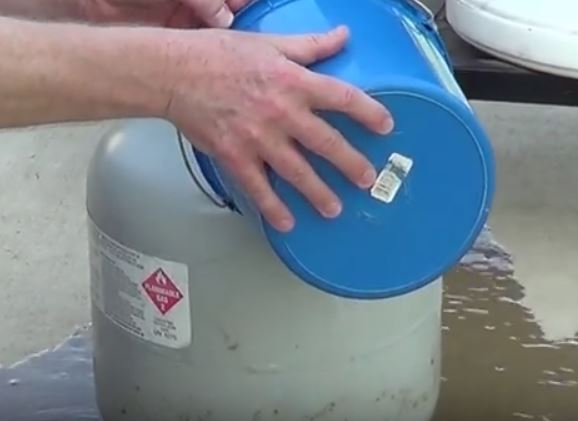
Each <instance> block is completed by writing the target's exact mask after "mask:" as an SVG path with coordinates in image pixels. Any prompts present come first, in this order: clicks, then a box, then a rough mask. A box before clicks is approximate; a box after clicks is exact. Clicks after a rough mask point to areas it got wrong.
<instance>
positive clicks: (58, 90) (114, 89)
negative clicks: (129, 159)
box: [0, 0, 171, 127]
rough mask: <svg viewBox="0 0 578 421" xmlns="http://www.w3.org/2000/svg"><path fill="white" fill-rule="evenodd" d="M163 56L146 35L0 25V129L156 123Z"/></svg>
mask: <svg viewBox="0 0 578 421" xmlns="http://www.w3.org/2000/svg"><path fill="white" fill-rule="evenodd" d="M20 1H22V0H20ZM168 50H169V47H168V42H167V41H166V36H165V35H164V33H161V32H159V30H156V29H153V28H120V27H115V28H99V27H89V26H81V25H75V24H60V23H35V22H25V21H19V20H16V19H10V18H0V57H2V60H0V98H2V100H1V101H0V127H16V126H24V125H33V124H43V123H56V122H70V121H87V120H100V119H108V118H123V117H140V116H161V117H162V116H163V112H164V108H165V107H166V104H167V103H168V101H170V95H171V93H170V91H171V86H169V84H168V83H167V81H168V80H171V78H170V74H168V73H169V72H170V65H169V63H170V59H169V57H170V54H169V52H168Z"/></svg>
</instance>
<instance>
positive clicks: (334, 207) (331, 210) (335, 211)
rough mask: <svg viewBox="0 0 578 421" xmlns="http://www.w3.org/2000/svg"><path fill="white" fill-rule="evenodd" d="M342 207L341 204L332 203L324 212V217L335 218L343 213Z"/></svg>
mask: <svg viewBox="0 0 578 421" xmlns="http://www.w3.org/2000/svg"><path fill="white" fill-rule="evenodd" d="M341 210H342V206H341V203H339V202H331V203H330V204H328V205H327V206H326V207H325V209H324V210H323V216H325V217H326V218H335V217H336V216H339V214H340V213H341Z"/></svg>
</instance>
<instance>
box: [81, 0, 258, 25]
mask: <svg viewBox="0 0 578 421" xmlns="http://www.w3.org/2000/svg"><path fill="white" fill-rule="evenodd" d="M249 1H250V0H87V3H86V4H87V7H86V8H87V15H88V16H89V19H90V20H94V21H98V22H102V23H114V22H125V23H126V22H134V23H144V24H153V25H157V26H165V27H169V28H199V27H213V28H228V27H229V26H230V25H231V23H232V21H233V13H235V12H237V11H238V10H239V9H241V8H242V7H243V6H245V5H246V4H247V3H249Z"/></svg>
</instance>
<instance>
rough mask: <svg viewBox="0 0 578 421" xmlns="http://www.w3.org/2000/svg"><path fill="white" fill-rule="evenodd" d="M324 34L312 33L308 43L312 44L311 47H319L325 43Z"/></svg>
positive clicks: (308, 37)
mask: <svg viewBox="0 0 578 421" xmlns="http://www.w3.org/2000/svg"><path fill="white" fill-rule="evenodd" d="M323 38H324V37H323V36H322V35H320V34H311V35H308V36H307V38H306V39H307V43H308V44H309V45H310V46H311V47H319V46H320V45H322V44H323Z"/></svg>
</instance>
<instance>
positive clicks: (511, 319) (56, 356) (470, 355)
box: [0, 230, 578, 421]
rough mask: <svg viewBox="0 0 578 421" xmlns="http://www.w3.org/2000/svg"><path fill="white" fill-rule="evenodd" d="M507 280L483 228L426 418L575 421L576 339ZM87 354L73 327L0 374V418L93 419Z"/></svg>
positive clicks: (451, 292) (449, 301)
mask: <svg viewBox="0 0 578 421" xmlns="http://www.w3.org/2000/svg"><path fill="white" fill-rule="evenodd" d="M513 275H514V267H513V264H512V259H511V257H510V256H509V255H508V254H507V253H506V252H505V251H504V250H503V248H502V247H501V246H500V245H499V244H498V243H497V242H496V241H495V239H494V238H493V236H492V233H491V231H490V230H486V231H484V233H483V234H482V235H481V236H480V239H479V240H478V242H477V243H476V245H475V246H474V248H473V249H472V252H471V253H470V254H469V255H468V256H467V257H466V258H465V259H464V260H463V261H462V264H461V265H459V266H458V267H457V268H456V269H455V270H453V271H451V272H450V273H449V274H448V275H447V276H446V280H445V298H444V319H443V328H442V331H443V347H444V351H443V378H442V391H441V397H440V401H439V406H438V411H437V415H436V417H435V419H434V421H454V420H464V421H465V420H467V421H476V420H483V421H490V420H491V421H510V420H511V421H520V420H536V421H575V420H576V419H578V416H577V415H576V414H578V399H576V397H577V396H578V346H577V345H578V338H577V339H576V340H566V341H555V340H548V339H546V338H545V336H544V333H543V331H542V329H541V328H540V325H539V324H538V323H537V322H536V321H535V320H534V317H533V315H532V314H531V312H530V311H529V310H528V309H527V308H526V307H524V306H523V305H522V304H520V300H522V299H523V298H524V290H523V287H522V286H521V285H520V284H519V283H518V282H516V281H515V279H514V276H513ZM91 352H92V349H91V346H90V333H89V331H87V330H81V331H79V332H77V333H76V334H75V335H73V336H72V337H70V338H69V339H68V340H67V341H66V342H65V343H64V344H62V345H61V346H59V347H57V348H55V349H53V350H48V351H45V352H43V353H40V354H37V355H34V356H32V357H30V358H28V359H26V360H24V361H23V362H21V363H18V364H16V365H14V366H11V367H7V368H0V420H7V421H102V420H100V418H99V416H98V411H97V409H96V403H95V397H94V387H93V375H92V365H91V364H92V361H91V358H92V357H91ZM111 421H112V420H111ZM159 421H160V420H159Z"/></svg>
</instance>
